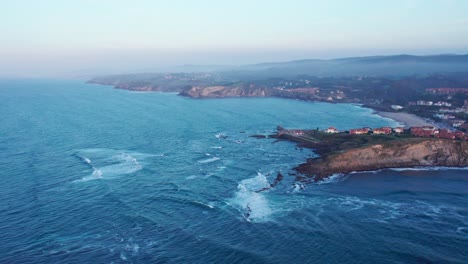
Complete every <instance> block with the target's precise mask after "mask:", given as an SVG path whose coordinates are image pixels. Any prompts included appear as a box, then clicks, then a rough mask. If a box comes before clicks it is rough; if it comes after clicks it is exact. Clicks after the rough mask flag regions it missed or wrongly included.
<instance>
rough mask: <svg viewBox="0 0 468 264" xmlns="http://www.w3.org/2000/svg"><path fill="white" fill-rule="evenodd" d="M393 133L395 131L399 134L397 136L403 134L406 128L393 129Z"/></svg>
mask: <svg viewBox="0 0 468 264" xmlns="http://www.w3.org/2000/svg"><path fill="white" fill-rule="evenodd" d="M393 131H394V132H395V133H397V134H401V133H403V132H404V131H405V128H404V127H395V128H394V129H393Z"/></svg>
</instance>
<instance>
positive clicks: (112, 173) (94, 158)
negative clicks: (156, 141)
mask: <svg viewBox="0 0 468 264" xmlns="http://www.w3.org/2000/svg"><path fill="white" fill-rule="evenodd" d="M77 155H78V157H80V158H81V159H82V160H83V161H84V162H85V163H86V164H88V165H89V166H90V167H91V168H92V170H93V172H92V173H91V175H89V176H85V177H83V178H81V179H79V180H76V181H75V182H86V181H91V180H97V179H112V178H114V177H118V176H121V175H125V174H131V173H134V172H136V171H139V170H141V169H142V168H143V165H142V164H141V163H140V161H139V160H137V157H138V158H139V159H142V160H144V159H146V158H148V157H152V156H155V155H148V154H143V153H131V152H128V151H125V150H123V151H122V150H113V149H84V150H80V151H78V154H77Z"/></svg>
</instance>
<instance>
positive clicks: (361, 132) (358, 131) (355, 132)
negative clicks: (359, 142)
mask: <svg viewBox="0 0 468 264" xmlns="http://www.w3.org/2000/svg"><path fill="white" fill-rule="evenodd" d="M369 131H370V128H368V127H364V128H358V129H350V130H349V134H350V135H366V134H368V133H369Z"/></svg>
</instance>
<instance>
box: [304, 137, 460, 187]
mask: <svg viewBox="0 0 468 264" xmlns="http://www.w3.org/2000/svg"><path fill="white" fill-rule="evenodd" d="M305 146H306V147H307V145H305ZM439 166H443V167H467V166H468V142H467V141H457V140H447V139H427V138H412V139H404V140H397V141H390V142H387V143H382V144H374V145H370V146H363V147H358V148H352V149H348V150H344V151H332V152H329V153H326V154H324V155H322V156H320V157H318V158H313V159H308V160H307V162H306V163H303V164H300V165H299V166H297V167H296V168H295V170H296V171H297V172H299V173H300V174H302V175H305V176H307V177H312V178H313V179H314V180H315V181H319V180H322V179H324V178H327V177H329V176H331V175H333V174H337V173H340V174H348V173H351V172H360V171H376V170H380V169H388V168H403V167H404V168H410V167H411V168H412V167H439ZM299 178H300V177H299Z"/></svg>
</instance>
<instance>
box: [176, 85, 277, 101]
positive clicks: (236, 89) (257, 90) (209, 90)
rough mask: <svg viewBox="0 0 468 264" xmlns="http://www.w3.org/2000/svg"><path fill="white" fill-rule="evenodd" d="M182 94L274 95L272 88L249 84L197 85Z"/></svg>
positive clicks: (203, 96) (225, 95)
mask: <svg viewBox="0 0 468 264" xmlns="http://www.w3.org/2000/svg"><path fill="white" fill-rule="evenodd" d="M180 95H182V96H188V97H193V98H221V97H265V96H272V90H271V89H268V88H264V87H256V86H254V85H249V86H208V87H199V86H195V87H192V88H191V89H188V90H185V91H182V92H181V93H180Z"/></svg>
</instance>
